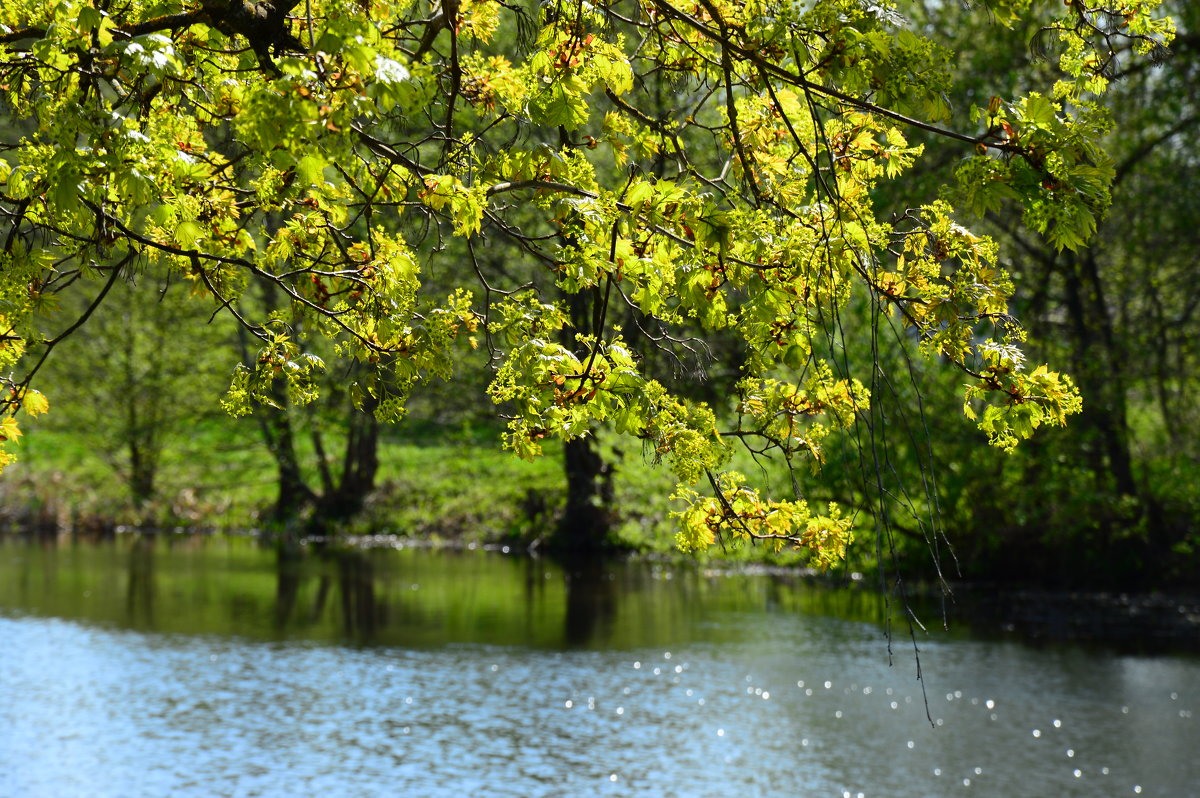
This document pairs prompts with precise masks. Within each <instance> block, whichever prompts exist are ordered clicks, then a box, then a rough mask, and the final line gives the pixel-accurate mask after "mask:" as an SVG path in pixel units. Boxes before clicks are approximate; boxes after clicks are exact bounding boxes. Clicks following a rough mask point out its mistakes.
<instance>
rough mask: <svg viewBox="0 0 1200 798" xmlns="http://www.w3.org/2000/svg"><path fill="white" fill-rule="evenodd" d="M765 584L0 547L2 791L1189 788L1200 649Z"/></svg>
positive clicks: (1199, 737)
mask: <svg viewBox="0 0 1200 798" xmlns="http://www.w3.org/2000/svg"><path fill="white" fill-rule="evenodd" d="M880 609H881V608H880V606H879V601H878V598H877V597H875V596H874V595H872V594H871V593H869V592H866V591H854V590H844V591H833V590H827V589H819V588H814V587H812V586H810V585H805V584H802V583H796V582H793V581H791V580H788V579H784V578H781V577H771V576H748V575H740V576H717V575H712V574H706V573H705V572H703V571H702V570H697V569H670V568H666V567H652V566H635V565H628V564H626V565H616V566H613V567H611V568H602V567H598V566H596V565H595V564H592V565H590V566H589V565H587V564H573V565H571V566H570V567H566V568H564V567H561V566H559V565H555V564H552V563H548V562H545V561H534V560H527V559H517V558H507V557H499V556H496V555H488V554H484V553H482V552H457V553H446V552H441V553H439V552H430V551H423V550H411V549H410V550H401V551H395V550H381V549H369V550H353V551H349V552H330V551H326V552H321V551H316V550H313V549H312V548H300V547H293V548H280V549H273V548H263V547H260V546H259V545H257V544H256V543H254V542H253V541H250V540H245V539H219V538H207V539H206V538H187V539H161V540H149V539H145V540H134V541H120V542H118V543H109V544H103V545H63V546H54V545H46V546H39V545H32V544H26V543H21V542H17V541H11V540H9V541H6V542H2V543H0V795H5V796H7V795H22V796H25V795H32V796H42V795H44V796H60V795H88V796H92V795H95V796H108V795H111V796H139V795H145V796H161V795H198V796H199V795H205V796H207V795H280V794H286V793H291V794H297V795H310V794H317V793H321V792H328V793H330V794H334V795H380V794H397V795H417V796H422V795H429V796H439V795H447V796H458V795H513V796H533V795H545V796H552V795H553V796H559V795H637V796H658V795H663V796H667V795H679V796H708V795H711V796H726V795H730V794H739V795H746V796H753V795H762V796H775V795H821V796H840V795H851V796H857V795H860V794H861V795H863V796H897V797H898V798H904V797H905V796H922V798H924V797H925V796H941V795H960V794H961V795H970V794H972V793H974V794H978V795H987V796H1021V798H1026V797H1027V796H1042V795H1055V796H1059V795H1061V796H1081V797H1082V796H1088V797H1089V798H1090V796H1106V795H1136V794H1141V795H1159V796H1186V795H1191V794H1195V785H1196V784H1198V783H1200V761H1198V760H1197V757H1196V756H1195V751H1196V750H1197V749H1198V744H1200V729H1198V727H1197V720H1196V718H1195V716H1194V712H1195V711H1196V710H1197V709H1200V706H1197V705H1198V704H1200V663H1198V662H1197V661H1196V660H1194V659H1190V658H1184V657H1157V658H1146V657H1121V656H1113V655H1106V654H1098V653H1095V652H1087V651H1083V650H1081V649H1077V648H1071V647H1057V648H1056V647H1048V648H1041V649H1032V648H1029V647H1026V646H1023V645H1020V644H1016V643H1012V642H994V641H982V640H973V639H969V638H967V637H965V636H958V637H951V636H949V635H945V634H932V633H931V634H930V635H929V636H928V637H927V638H924V639H923V640H922V664H923V666H924V668H925V670H926V677H927V680H926V686H927V688H928V701H929V713H930V715H931V716H932V717H933V719H934V721H935V723H936V725H935V726H933V727H931V726H930V724H929V722H928V721H927V720H926V709H925V696H924V695H923V694H922V691H921V685H920V684H919V683H918V682H916V680H915V679H914V667H913V663H912V659H911V654H909V655H907V656H906V655H905V654H904V653H903V649H902V648H900V647H899V646H897V657H896V665H895V666H894V667H889V665H888V655H887V647H886V641H885V640H884V639H883V638H882V637H881V635H880V633H879V631H878V627H877V625H875V624H874V623H872V621H875V620H877V618H878V613H879V612H880Z"/></svg>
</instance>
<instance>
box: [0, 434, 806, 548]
mask: <svg viewBox="0 0 1200 798" xmlns="http://www.w3.org/2000/svg"><path fill="white" fill-rule="evenodd" d="M256 424H257V422H255V421H254V420H253V419H231V418H227V417H223V416H215V417H211V418H206V419H201V420H197V421H196V423H194V424H193V425H192V426H191V428H190V430H189V433H190V434H188V435H186V436H185V435H176V436H174V437H173V438H171V439H170V440H169V441H168V445H167V447H166V449H165V451H164V453H163V456H162V460H161V464H160V469H159V473H158V479H157V487H158V496H157V497H156V498H155V499H153V500H152V501H150V502H148V503H146V504H144V505H143V506H141V507H135V506H134V504H133V502H132V501H131V499H130V497H129V492H128V490H127V488H126V486H125V484H124V482H123V481H122V479H121V475H120V458H119V456H117V457H111V456H110V457H106V456H105V455H104V454H102V452H103V451H105V450H109V449H111V448H112V447H111V445H110V443H109V442H107V441H97V440H92V439H91V438H90V436H89V435H88V433H87V432H86V430H79V429H72V428H67V427H64V426H53V425H50V424H29V425H27V431H26V435H25V437H24V439H23V440H22V441H21V446H20V449H19V451H18V455H19V457H20V460H19V461H18V463H17V464H15V465H13V466H11V467H10V468H9V469H8V470H7V471H5V473H4V475H3V477H0V502H2V504H0V506H2V507H4V508H6V509H5V510H4V511H3V512H4V513H5V514H6V515H7V517H8V520H9V522H10V523H24V522H29V521H33V522H37V523H42V524H53V525H58V526H75V527H95V528H104V527H111V526H115V525H128V526H142V527H158V528H176V527H186V528H205V529H218V530H226V531H234V530H246V529H257V528H263V527H264V526H265V525H266V518H267V514H268V511H269V509H270V508H271V507H272V506H273V504H274V502H275V500H276V481H275V478H276V472H275V466H274V463H273V461H272V459H271V458H270V456H269V454H268V453H267V451H266V449H265V448H264V447H263V445H262V444H261V441H260V440H259V436H258V429H257V426H256ZM296 440H297V446H298V449H299V455H300V459H301V462H302V463H304V464H305V466H306V473H305V476H306V479H308V480H309V481H310V484H314V485H315V484H316V483H317V482H318V480H317V475H316V466H315V461H314V457H313V453H312V449H311V444H310V442H309V438H308V436H307V435H306V434H300V435H297V439H296ZM337 443H338V441H336V440H330V441H328V442H327V444H326V448H327V451H328V452H330V453H335V452H337V451H338V448H337V445H336V444H337ZM602 448H603V453H604V456H605V459H606V462H610V463H614V464H615V472H614V485H613V487H614V493H615V497H616V501H615V506H616V512H617V519H616V524H615V528H614V531H613V542H614V543H615V544H616V545H617V546H618V547H619V548H623V549H628V550H632V551H641V552H649V553H655V554H657V555H661V556H680V557H682V556H683V555H680V554H679V553H678V552H677V550H676V549H675V547H674V536H675V529H674V525H673V522H672V520H671V517H670V513H671V511H672V510H673V509H675V504H674V503H673V502H672V501H671V499H670V495H671V492H672V490H673V489H674V482H673V479H672V477H671V475H670V473H669V471H668V470H667V469H666V467H665V466H663V465H658V464H655V463H653V462H651V458H649V457H647V456H645V455H644V454H643V452H642V451H641V450H640V449H637V450H635V451H629V450H628V449H625V450H622V451H619V450H614V449H613V448H612V447H611V446H605V447H602ZM379 459H380V469H379V473H378V476H377V480H376V484H377V486H378V487H377V490H376V491H375V492H374V493H373V494H372V495H371V497H370V498H369V499H368V501H367V503H366V506H365V507H364V509H363V511H362V512H361V513H360V514H359V515H358V516H357V517H356V518H354V519H352V520H351V521H349V522H347V523H346V524H345V525H344V526H343V527H342V528H341V529H339V530H338V531H339V532H341V533H346V534H358V535H367V534H390V535H399V536H404V537H416V538H422V539H433V540H455V541H459V542H510V543H513V544H518V545H528V544H529V543H530V542H532V541H533V540H536V539H538V538H542V537H545V536H547V535H549V534H550V533H551V532H552V531H553V530H554V528H555V524H556V522H557V519H558V517H559V515H560V514H561V511H562V507H563V505H564V503H565V479H564V476H563V470H562V451H561V446H559V445H557V444H551V445H548V446H547V447H546V454H545V456H543V457H540V458H538V459H537V460H535V461H534V462H531V463H530V462H525V461H522V460H520V459H518V458H516V457H514V456H513V455H511V454H510V453H508V452H505V451H503V450H502V449H501V448H500V443H499V434H498V432H497V431H495V430H492V429H489V428H487V427H482V426H465V427H446V426H442V425H437V424H435V423H431V422H420V421H415V422H410V421H406V422H403V423H401V424H399V425H397V426H395V427H388V428H386V429H385V431H384V436H383V438H382V440H381V443H380V449H379ZM734 467H737V468H740V469H741V470H743V471H744V472H746V473H747V474H751V475H757V476H758V477H760V478H762V477H764V476H767V475H766V474H765V473H763V472H759V471H757V470H756V469H757V466H756V465H755V464H754V463H753V462H752V461H750V460H749V459H748V458H747V461H746V462H744V463H743V462H735V463H734ZM776 476H777V477H778V475H776ZM699 557H700V559H702V560H703V559H719V560H737V561H755V562H761V561H769V562H779V563H789V564H790V563H796V562H797V561H798V558H797V557H796V556H795V555H792V554H789V553H787V552H784V553H782V554H776V555H771V554H769V553H767V552H764V551H763V550H762V549H759V548H753V547H740V548H737V549H732V550H731V551H729V552H721V551H720V550H715V551H714V552H713V553H712V554H711V555H707V556H706V555H699Z"/></svg>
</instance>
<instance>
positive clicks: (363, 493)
mask: <svg viewBox="0 0 1200 798" xmlns="http://www.w3.org/2000/svg"><path fill="white" fill-rule="evenodd" d="M374 405H375V402H370V403H369V404H364V406H363V408H362V410H357V409H355V408H353V407H351V408H350V409H349V410H348V416H347V421H348V423H349V430H348V433H347V436H346V451H345V453H344V455H343V458H342V473H341V479H340V480H338V482H337V484H336V485H334V484H333V483H332V480H329V481H328V484H327V486H326V490H325V494H324V495H323V496H322V497H321V501H320V506H319V515H320V517H321V520H324V521H342V520H345V519H347V518H350V517H351V516H353V515H355V514H356V513H357V512H358V511H360V510H361V509H362V508H363V505H364V504H365V503H366V500H367V496H369V495H370V493H371V491H373V490H374V489H375V475H376V473H378V471H379V420H378V419H377V418H375V413H374ZM318 455H321V452H320V451H318Z"/></svg>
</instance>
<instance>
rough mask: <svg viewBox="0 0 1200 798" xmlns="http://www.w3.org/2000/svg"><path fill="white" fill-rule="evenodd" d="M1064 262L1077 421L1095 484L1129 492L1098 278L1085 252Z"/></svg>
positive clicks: (1108, 326)
mask: <svg viewBox="0 0 1200 798" xmlns="http://www.w3.org/2000/svg"><path fill="white" fill-rule="evenodd" d="M1065 267H1066V268H1064V269H1063V275H1064V279H1065V282H1066V286H1065V287H1066V299H1067V313H1068V316H1069V321H1070V324H1069V329H1070V332H1071V340H1072V344H1073V348H1074V350H1075V351H1074V360H1075V369H1074V370H1075V374H1076V378H1077V379H1078V380H1079V387H1080V390H1081V392H1082V393H1083V396H1084V403H1083V413H1082V416H1081V421H1082V423H1083V424H1084V425H1086V427H1088V428H1089V429H1091V430H1092V433H1093V435H1094V439H1095V440H1096V442H1097V444H1098V446H1097V450H1096V451H1095V452H1094V453H1093V457H1092V462H1091V464H1090V465H1091V467H1092V469H1093V471H1094V472H1095V474H1096V478H1097V481H1098V482H1099V483H1100V484H1106V483H1109V484H1112V486H1113V487H1114V488H1115V489H1116V491H1117V492H1118V493H1120V494H1121V495H1124V496H1134V495H1136V493H1137V484H1136V482H1135V480H1134V477H1133V458H1132V456H1131V453H1130V450H1129V424H1128V415H1127V414H1128V410H1127V405H1126V397H1125V385H1126V380H1125V367H1124V363H1123V357H1122V353H1121V352H1120V351H1119V347H1118V343H1117V341H1116V337H1115V335H1114V333H1113V323H1112V317H1111V314H1110V312H1109V308H1108V306H1107V299H1106V297H1105V296H1104V290H1103V284H1102V283H1101V281H1100V277H1099V274H1098V272H1097V269H1096V263H1095V260H1094V255H1093V254H1091V253H1085V254H1084V255H1072V256H1070V257H1068V258H1067V260H1066V263H1065ZM1110 480H1111V483H1110Z"/></svg>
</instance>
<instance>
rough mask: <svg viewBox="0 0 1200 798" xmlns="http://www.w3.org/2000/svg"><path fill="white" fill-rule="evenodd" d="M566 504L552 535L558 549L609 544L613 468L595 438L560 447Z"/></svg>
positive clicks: (586, 438) (570, 442)
mask: <svg viewBox="0 0 1200 798" xmlns="http://www.w3.org/2000/svg"><path fill="white" fill-rule="evenodd" d="M563 465H564V470H565V472H566V477H567V507H566V511H565V512H564V513H563V517H562V522H561V523H560V524H559V528H558V532H557V534H556V536H555V540H554V543H555V546H556V548H559V549H568V550H589V551H596V550H599V549H603V548H605V547H606V546H607V545H608V533H609V532H610V531H611V529H612V503H613V489H612V468H611V467H610V466H609V465H607V464H606V463H605V462H604V458H602V457H601V456H600V453H599V452H597V451H596V444H595V438H593V437H591V436H588V437H584V438H576V439H574V440H571V441H567V442H566V444H565V445H564V446H563Z"/></svg>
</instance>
